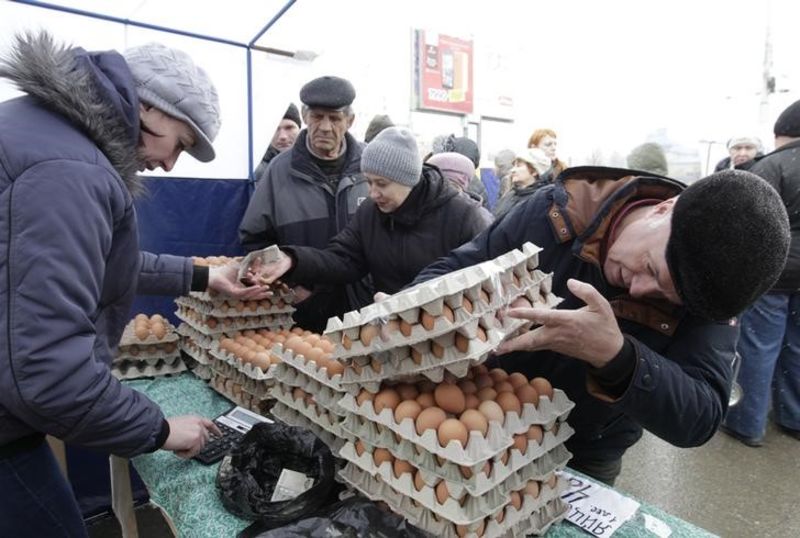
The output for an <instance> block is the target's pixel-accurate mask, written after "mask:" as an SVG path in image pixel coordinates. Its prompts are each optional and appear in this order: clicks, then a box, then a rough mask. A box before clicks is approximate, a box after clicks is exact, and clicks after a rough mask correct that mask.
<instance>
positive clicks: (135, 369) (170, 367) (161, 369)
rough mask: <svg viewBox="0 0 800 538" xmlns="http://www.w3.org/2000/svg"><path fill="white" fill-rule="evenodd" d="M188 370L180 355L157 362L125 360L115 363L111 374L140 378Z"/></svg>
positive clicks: (124, 377) (120, 376) (119, 376)
mask: <svg viewBox="0 0 800 538" xmlns="http://www.w3.org/2000/svg"><path fill="white" fill-rule="evenodd" d="M184 371H186V365H185V364H184V363H183V361H182V360H181V358H180V357H172V358H171V359H162V360H159V361H156V362H155V363H152V362H148V361H123V362H120V363H114V364H113V365H112V367H111V374H112V375H113V376H114V377H116V378H117V379H138V378H140V377H161V376H165V375H171V374H177V373H180V372H184Z"/></svg>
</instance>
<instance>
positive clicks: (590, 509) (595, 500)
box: [561, 471, 639, 536]
mask: <svg viewBox="0 0 800 538" xmlns="http://www.w3.org/2000/svg"><path fill="white" fill-rule="evenodd" d="M561 474H562V475H563V476H564V477H565V478H566V479H567V481H568V482H569V490H567V492H566V493H564V495H562V496H561V498H562V499H564V500H565V501H566V502H568V503H569V504H570V510H569V515H568V516H567V521H569V522H570V523H573V524H575V525H577V526H578V527H580V528H581V529H583V530H585V531H586V532H589V533H591V534H594V535H595V536H611V535H612V534H614V532H615V531H616V530H617V529H618V528H619V527H620V526H621V525H622V524H623V523H625V522H626V521H627V520H629V519H630V518H631V517H632V516H633V514H635V513H636V510H638V509H639V503H638V502H636V501H634V500H633V499H629V498H628V497H625V496H623V495H620V494H619V493H617V492H616V491H614V490H613V489H610V488H608V487H606V486H602V485H600V484H598V483H597V482H594V481H592V480H587V479H586V478H581V477H579V476H575V475H573V474H571V473H569V472H567V471H561Z"/></svg>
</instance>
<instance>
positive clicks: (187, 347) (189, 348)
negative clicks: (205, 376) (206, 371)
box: [180, 337, 213, 366]
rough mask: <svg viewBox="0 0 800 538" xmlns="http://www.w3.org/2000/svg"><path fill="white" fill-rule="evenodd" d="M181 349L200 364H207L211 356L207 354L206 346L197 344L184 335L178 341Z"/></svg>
mask: <svg viewBox="0 0 800 538" xmlns="http://www.w3.org/2000/svg"><path fill="white" fill-rule="evenodd" d="M180 348H181V351H182V352H184V353H185V354H186V355H188V356H189V357H191V358H192V359H194V361H195V362H197V363H198V364H201V365H204V366H206V365H208V364H210V363H211V361H212V360H213V358H212V357H211V356H210V354H209V350H208V348H204V347H202V346H200V345H198V344H197V343H196V342H195V341H194V340H193V339H191V338H189V337H184V338H183V339H182V340H181V343H180Z"/></svg>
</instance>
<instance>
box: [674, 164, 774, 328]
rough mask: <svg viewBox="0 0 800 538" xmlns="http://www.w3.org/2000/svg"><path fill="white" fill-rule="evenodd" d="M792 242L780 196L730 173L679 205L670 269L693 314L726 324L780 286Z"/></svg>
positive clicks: (689, 192) (708, 181) (752, 178)
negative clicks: (769, 290)
mask: <svg viewBox="0 0 800 538" xmlns="http://www.w3.org/2000/svg"><path fill="white" fill-rule="evenodd" d="M789 240H790V234H789V217H788V216H787V214H786V209H785V207H784V205H783V201H782V200H781V197H780V196H779V195H778V193H777V191H776V190H775V189H774V188H772V186H771V185H770V184H769V183H767V182H766V181H764V180H763V179H761V178H760V177H758V176H756V175H755V174H751V173H750V172H744V171H742V170H725V171H722V172H717V173H716V174H712V175H710V176H708V177H706V178H703V179H701V180H699V181H697V182H696V183H693V184H692V185H690V186H689V187H688V188H687V189H686V190H685V191H683V192H682V193H681V195H680V196H679V197H678V201H677V202H676V203H675V207H674V208H673V210H672V224H671V231H670V236H669V242H668V243H667V253H666V254H667V265H668V266H669V272H670V274H671V276H672V280H673V282H674V283H675V288H676V289H677V291H678V294H679V295H680V297H681V300H682V301H683V304H684V305H685V306H686V307H687V308H688V309H689V311H690V312H693V313H694V314H697V315H698V316H701V317H703V318H706V319H710V320H717V321H720V320H725V319H728V318H731V317H733V316H736V315H737V314H739V313H741V312H742V311H743V310H744V309H745V308H747V307H748V306H750V304H752V303H753V302H754V301H755V300H756V299H758V298H759V297H760V296H761V294H762V293H764V292H765V291H767V290H768V289H770V288H771V287H772V285H773V284H775V281H776V280H777V279H778V277H779V276H780V274H781V272H782V271H783V267H784V265H785V264H786V255H787V253H788V251H789Z"/></svg>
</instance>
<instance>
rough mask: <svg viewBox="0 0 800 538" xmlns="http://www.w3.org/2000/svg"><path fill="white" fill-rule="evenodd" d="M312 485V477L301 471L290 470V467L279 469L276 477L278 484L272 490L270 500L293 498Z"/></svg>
mask: <svg viewBox="0 0 800 538" xmlns="http://www.w3.org/2000/svg"><path fill="white" fill-rule="evenodd" d="M313 485H314V479H313V478H310V477H308V476H306V475H304V474H303V473H298V472H297V471H292V470H291V469H283V470H281V475H280V476H279V477H278V485H277V486H275V491H273V492H272V499H270V500H271V501H272V502H279V501H288V500H289V499H294V498H295V497H297V496H298V495H300V494H301V493H305V492H306V491H308V490H309V489H311V486H313Z"/></svg>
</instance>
